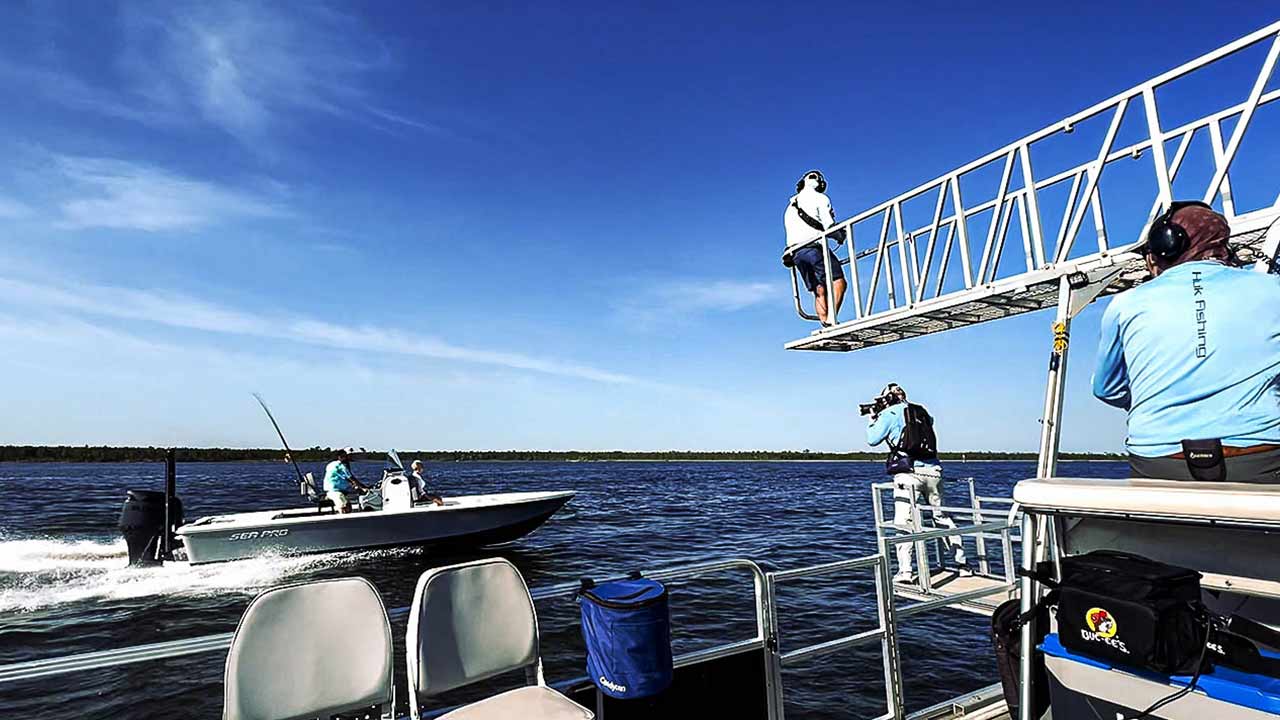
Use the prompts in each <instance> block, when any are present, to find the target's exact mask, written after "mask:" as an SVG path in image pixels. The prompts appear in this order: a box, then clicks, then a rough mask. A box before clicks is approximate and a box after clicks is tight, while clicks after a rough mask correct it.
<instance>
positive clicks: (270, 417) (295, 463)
mask: <svg viewBox="0 0 1280 720" xmlns="http://www.w3.org/2000/svg"><path fill="white" fill-rule="evenodd" d="M253 398H254V399H255V400H257V401H258V404H259V405H261V406H262V411H263V412H265V413H266V414H267V419H268V420H270V421H271V426H272V427H274V428H275V429H276V435H279V436H280V444H281V445H284V451H285V454H286V455H287V456H288V458H289V462H291V463H293V471H294V472H296V473H298V482H299V483H301V484H302V485H304V486H305V485H307V479H306V478H305V477H303V476H302V469H301V468H299V467H298V461H297V460H294V459H293V451H292V450H290V449H289V441H288V440H285V439H284V433H283V432H280V423H278V422H276V419H275V417H274V416H273V415H272V414H271V409H270V408H268V407H267V403H266V402H264V401H263V399H262V396H261V395H259V394H258V393H254V394H253Z"/></svg>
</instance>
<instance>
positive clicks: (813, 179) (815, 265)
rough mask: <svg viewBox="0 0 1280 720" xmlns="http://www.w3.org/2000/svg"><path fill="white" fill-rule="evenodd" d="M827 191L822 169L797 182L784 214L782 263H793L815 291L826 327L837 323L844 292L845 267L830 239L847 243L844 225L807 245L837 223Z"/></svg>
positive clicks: (815, 306) (814, 299)
mask: <svg viewBox="0 0 1280 720" xmlns="http://www.w3.org/2000/svg"><path fill="white" fill-rule="evenodd" d="M826 192H827V179H826V178H825V177H823V176H822V173H821V172H820V171H818V170H810V171H809V172H807V173H805V174H804V176H803V177H801V178H800V180H799V181H797V182H796V194H795V195H792V196H791V199H790V200H789V201H788V202H787V209H786V211H785V212H783V214H782V226H783V227H784V228H786V231H787V247H786V250H785V251H783V253H782V264H783V265H785V266H787V267H792V266H794V267H795V269H796V271H797V272H799V273H800V279H801V280H803V281H804V286H805V288H806V289H808V291H809V292H811V293H813V307H814V309H815V310H817V313H818V319H819V320H820V321H822V324H823V325H824V326H826V325H833V324H835V319H836V316H837V314H838V313H839V312H840V303H841V302H842V301H843V300H844V291H845V279H844V270H843V269H842V268H841V267H840V260H839V259H838V258H836V256H835V254H834V253H832V252H831V250H830V249H829V248H828V247H827V239H828V238H830V239H833V240H835V241H836V242H838V243H844V240H845V237H846V236H847V234H848V233H847V232H846V231H845V230H844V229H843V228H842V229H840V230H838V231H836V232H834V233H831V234H830V235H827V236H826V237H824V238H823V239H822V240H820V241H818V242H816V243H811V244H806V243H810V241H812V240H813V239H814V237H815V236H816V235H817V234H818V233H819V232H822V231H823V230H826V229H828V228H830V227H831V226H832V225H834V224H835V211H834V210H832V208H831V200H830V198H828V197H827V195H826ZM824 254H825V256H826V261H825V262H824V260H823V255H824ZM827 265H830V268H831V292H832V293H834V295H835V297H834V299H833V301H832V302H828V297H827ZM828 310H829V311H830V312H828Z"/></svg>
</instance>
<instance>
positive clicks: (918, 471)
mask: <svg viewBox="0 0 1280 720" xmlns="http://www.w3.org/2000/svg"><path fill="white" fill-rule="evenodd" d="M912 496H915V498H916V503H918V504H928V505H932V506H934V507H940V506H941V505H942V467H941V466H938V465H926V464H924V463H916V464H915V468H914V470H913V471H912V472H909V473H900V474H898V475H894V476H893V525H894V527H896V528H898V529H899V530H905V531H907V532H920V531H921V530H923V529H924V528H919V527H916V523H915V518H914V517H913V516H912V513H911V498H912ZM931 512H932V513H933V524H934V526H936V527H945V528H954V527H955V526H956V523H955V521H954V520H952V519H951V518H950V517H949V516H948V515H947V514H946V513H944V512H942V511H941V510H932V511H931ZM943 542H944V543H946V545H947V552H949V553H951V554H952V557H953V558H954V559H955V562H956V564H957V565H964V563H965V556H964V546H963V544H962V543H961V542H960V538H958V537H946V538H943ZM915 548H916V544H915V543H903V544H901V545H899V546H898V574H903V575H909V574H910V573H911V566H912V563H911V554H912V553H913V552H914V551H915Z"/></svg>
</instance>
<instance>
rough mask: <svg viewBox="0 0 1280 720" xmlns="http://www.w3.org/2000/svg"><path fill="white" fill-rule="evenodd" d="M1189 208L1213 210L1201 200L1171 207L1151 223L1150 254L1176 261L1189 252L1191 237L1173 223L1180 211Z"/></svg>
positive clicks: (1183, 202)
mask: <svg viewBox="0 0 1280 720" xmlns="http://www.w3.org/2000/svg"><path fill="white" fill-rule="evenodd" d="M1189 207H1202V208H1205V209H1206V210H1213V208H1212V207H1209V205H1207V204H1205V203H1202V202H1200V201H1199V200H1179V201H1177V202H1174V203H1173V204H1171V205H1169V209H1168V210H1165V211H1164V213H1163V214H1161V215H1160V217H1158V218H1156V219H1155V222H1152V223H1151V229H1150V230H1148V231H1147V244H1146V248H1145V249H1146V252H1147V253H1148V254H1150V255H1155V256H1156V257H1158V258H1160V259H1161V260H1176V259H1178V256H1180V255H1182V253H1184V252H1186V251H1187V247H1188V246H1189V245H1190V244H1191V237H1190V236H1189V235H1187V231H1186V228H1184V227H1182V226H1181V225H1179V224H1178V223H1176V222H1174V221H1173V216H1174V214H1175V213H1177V212H1178V211H1179V210H1181V209H1183V208H1189Z"/></svg>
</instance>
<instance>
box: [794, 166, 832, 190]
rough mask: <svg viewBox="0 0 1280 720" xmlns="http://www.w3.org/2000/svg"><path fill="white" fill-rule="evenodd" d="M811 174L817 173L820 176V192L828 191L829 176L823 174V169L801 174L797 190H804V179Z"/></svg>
mask: <svg viewBox="0 0 1280 720" xmlns="http://www.w3.org/2000/svg"><path fill="white" fill-rule="evenodd" d="M810 175H817V176H818V192H820V193H824V192H826V191H827V178H826V176H825V175H823V174H822V171H821V170H810V171H809V172H807V173H805V174H803V175H801V176H800V179H799V180H797V181H796V192H800V191H801V190H803V189H804V179H805V178H807V177H809V176H810Z"/></svg>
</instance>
